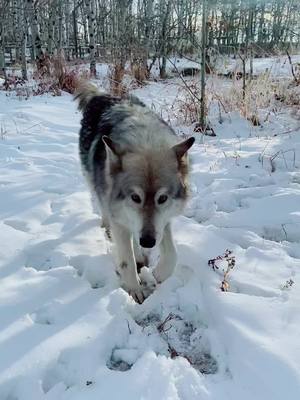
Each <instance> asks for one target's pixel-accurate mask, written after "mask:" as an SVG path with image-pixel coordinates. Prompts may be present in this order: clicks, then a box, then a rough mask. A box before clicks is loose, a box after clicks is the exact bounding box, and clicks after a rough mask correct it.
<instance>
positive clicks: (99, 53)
mask: <svg viewBox="0 0 300 400" xmlns="http://www.w3.org/2000/svg"><path fill="white" fill-rule="evenodd" d="M203 10H205V18H203ZM299 21H300V2H299V0H285V1H282V0H269V1H261V0H0V71H1V72H0V73H1V74H2V75H5V73H6V68H7V66H9V65H11V64H19V65H20V66H21V69H22V75H23V78H24V79H26V78H27V64H28V62H36V63H37V65H39V64H43V63H45V60H46V59H47V58H51V57H52V56H53V55H57V54H64V57H65V58H66V59H67V60H72V59H78V58H83V59H89V61H90V71H91V74H92V75H94V74H95V72H96V61H97V60H105V61H107V60H109V61H111V62H113V63H114V64H115V65H118V66H119V67H120V68H122V67H124V65H125V63H126V61H128V60H130V61H132V62H134V63H136V64H137V65H140V66H141V67H143V68H145V70H146V71H148V72H149V69H150V68H151V65H153V64H154V62H155V61H156V60H159V66H160V76H161V77H162V78H163V77H165V76H166V60H167V57H168V56H169V55H170V54H172V53H176V54H189V55H191V54H196V55H199V56H200V54H201V46H202V42H203V40H202V39H203V32H204V33H205V47H206V48H211V49H214V50H215V51H218V52H220V53H227V54H232V53H235V52H237V51H239V52H240V53H245V52H247V51H248V50H249V49H251V51H252V52H254V53H255V54H257V55H259V54H264V53H271V52H273V51H275V50H276V49H288V48H290V47H292V46H296V45H297V44H298V43H299V35H300V29H299V28H300V26H299V25H300V22H299ZM203 24H205V26H202V25H203ZM202 54H203V52H202ZM149 60H151V61H150V63H149Z"/></svg>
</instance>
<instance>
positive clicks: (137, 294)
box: [124, 281, 156, 304]
mask: <svg viewBox="0 0 300 400" xmlns="http://www.w3.org/2000/svg"><path fill="white" fill-rule="evenodd" d="M155 287H156V285H155V284H152V283H149V282H145V281H142V282H141V283H140V284H139V285H138V286H136V287H130V288H128V287H127V288H125V287H124V289H125V290H126V291H127V293H128V294H129V295H130V296H131V297H133V298H134V300H135V301H136V302H137V303H140V304H141V303H143V301H144V300H145V299H146V298H147V297H149V296H150V294H151V293H153V291H154V289H155Z"/></svg>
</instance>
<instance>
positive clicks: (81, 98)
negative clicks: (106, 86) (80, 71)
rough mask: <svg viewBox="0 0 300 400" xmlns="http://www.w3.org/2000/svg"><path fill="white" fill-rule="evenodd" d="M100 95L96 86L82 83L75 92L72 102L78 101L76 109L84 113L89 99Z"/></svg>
mask: <svg viewBox="0 0 300 400" xmlns="http://www.w3.org/2000/svg"><path fill="white" fill-rule="evenodd" d="M100 94H101V93H100V92H99V91H98V89H97V88H96V86H94V85H92V84H91V83H90V82H82V83H80V84H79V86H78V88H77V90H76V91H75V95H74V100H78V109H79V110H80V111H82V112H84V111H85V109H86V107H87V105H88V104H89V102H90V101H91V99H92V98H93V97H96V96H99V95H100Z"/></svg>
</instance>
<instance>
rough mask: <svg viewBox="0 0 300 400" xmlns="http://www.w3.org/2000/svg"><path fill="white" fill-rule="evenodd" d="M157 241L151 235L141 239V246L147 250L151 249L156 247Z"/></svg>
mask: <svg viewBox="0 0 300 400" xmlns="http://www.w3.org/2000/svg"><path fill="white" fill-rule="evenodd" d="M155 243H156V240H155V239H154V237H152V236H151V235H144V236H142V237H141V238H140V245H141V246H142V247H145V248H146V249H151V248H152V247H154V246H155Z"/></svg>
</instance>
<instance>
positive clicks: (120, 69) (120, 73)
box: [109, 63, 128, 97]
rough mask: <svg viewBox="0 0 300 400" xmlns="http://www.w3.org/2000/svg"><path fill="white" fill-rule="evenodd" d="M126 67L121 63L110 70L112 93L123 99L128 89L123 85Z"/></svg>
mask: <svg viewBox="0 0 300 400" xmlns="http://www.w3.org/2000/svg"><path fill="white" fill-rule="evenodd" d="M124 76H125V67H124V66H123V65H122V64H121V63H115V64H114V65H112V66H110V68H109V81H110V93H111V94H112V95H114V96H120V97H123V96H124V95H126V94H127V92H128V88H127V87H126V85H125V84H124V83H123V79H124Z"/></svg>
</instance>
